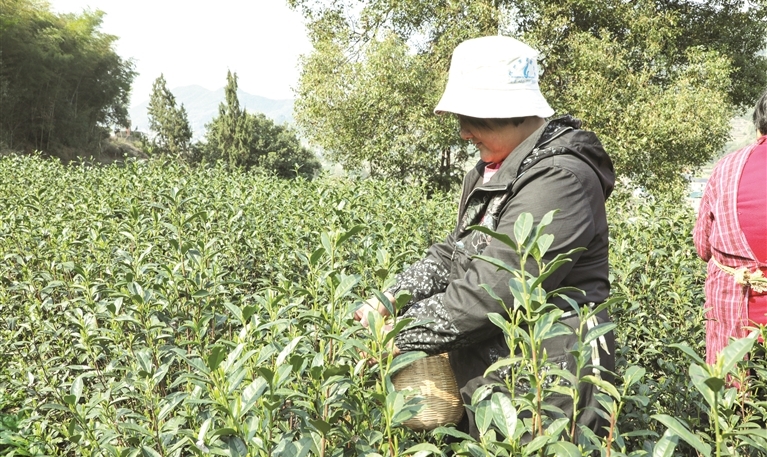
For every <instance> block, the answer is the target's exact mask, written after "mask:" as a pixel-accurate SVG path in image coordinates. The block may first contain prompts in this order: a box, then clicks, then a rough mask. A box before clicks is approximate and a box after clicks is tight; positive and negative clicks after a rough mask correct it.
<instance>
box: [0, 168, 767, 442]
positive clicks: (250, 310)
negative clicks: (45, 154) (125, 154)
mask: <svg viewBox="0 0 767 457" xmlns="http://www.w3.org/2000/svg"><path fill="white" fill-rule="evenodd" d="M427 197H428V198H427ZM617 197H618V198H615V199H614V200H613V201H612V202H611V203H610V207H609V212H610V214H611V236H612V243H611V244H612V251H611V263H612V270H611V275H612V285H613V295H614V297H615V298H616V300H613V301H610V302H609V304H608V305H606V306H608V311H609V313H610V314H611V316H612V318H613V320H614V321H615V323H616V324H617V326H616V328H615V332H616V337H617V345H618V356H619V360H618V367H617V373H616V375H617V376H616V383H615V386H610V385H608V384H600V387H601V388H602V389H603V390H604V397H602V398H601V400H602V404H603V406H604V407H605V409H606V411H607V419H608V422H609V424H610V430H609V432H610V434H608V435H607V437H606V438H604V439H603V440H601V441H598V440H596V439H595V438H594V437H593V436H591V435H589V434H588V433H582V435H583V437H584V438H583V439H582V438H580V437H578V438H574V437H575V436H576V433H575V432H574V431H573V423H571V422H563V421H561V420H560V421H557V420H556V419H552V418H550V417H548V416H547V415H546V413H545V410H544V409H543V408H542V407H541V405H542V404H543V403H542V401H543V400H545V398H546V395H549V394H551V393H552V392H558V393H567V392H568V390H567V389H568V388H567V387H566V386H559V387H557V386H556V385H553V386H545V385H544V383H542V382H541V378H540V373H541V371H540V370H542V369H545V367H546V366H545V364H546V360H545V359H543V358H540V357H538V355H540V352H539V346H536V344H537V343H536V341H538V340H536V339H535V338H532V339H530V341H531V342H532V344H531V345H530V346H529V349H524V350H525V351H528V352H525V354H526V355H527V357H526V358H525V359H524V360H525V361H526V362H525V363H528V362H529V363H531V364H532V365H525V364H524V363H521V364H520V366H519V368H518V369H519V370H526V371H527V372H529V373H530V374H532V376H531V377H530V379H531V380H532V381H533V382H532V384H531V385H532V386H533V387H534V388H533V389H532V390H531V392H533V396H532V397H529V396H528V397H522V398H518V399H515V400H514V401H513V402H507V401H506V400H504V399H502V398H501V397H497V396H489V397H483V396H481V395H479V396H478V397H477V398H476V399H475V400H476V401H475V402H474V405H473V406H471V405H470V406H471V407H473V408H475V413H476V411H481V412H480V413H479V416H481V417H482V420H481V425H482V428H483V430H485V432H486V433H485V434H484V435H483V436H484V438H483V439H484V441H479V442H475V441H473V440H470V439H468V438H466V437H465V436H464V435H462V434H461V433H460V432H458V431H457V430H455V429H453V428H446V429H442V430H441V431H440V432H438V433H436V434H434V433H416V432H413V431H410V430H408V429H407V428H404V427H403V426H402V425H401V424H402V423H403V422H404V421H405V420H407V418H409V417H411V416H412V414H414V413H415V411H416V410H417V409H418V408H419V406H418V404H417V402H415V401H411V400H409V399H408V397H406V396H404V395H403V393H401V392H396V391H395V390H394V389H393V387H392V385H391V375H392V374H394V373H395V372H396V371H397V370H398V369H401V368H402V367H403V366H405V365H406V364H407V363H409V362H410V361H412V360H413V359H414V358H416V357H420V356H421V355H419V354H413V355H408V356H404V357H397V358H391V357H390V356H389V354H388V352H387V350H386V348H387V344H388V342H389V341H390V340H391V338H392V337H393V335H394V334H395V333H396V331H399V330H401V329H402V328H404V327H405V326H407V325H411V324H412V323H409V322H406V321H399V322H397V323H395V324H394V325H395V330H394V332H385V331H383V323H380V322H374V326H373V327H374V329H375V330H376V331H375V332H373V333H370V332H368V331H366V330H363V329H362V328H361V327H360V326H359V325H357V324H355V323H354V321H353V320H352V319H351V313H352V310H353V309H355V307H356V306H358V303H359V301H360V300H361V298H363V297H368V296H369V295H370V294H371V293H374V291H375V290H382V289H384V288H385V287H386V285H387V284H388V283H389V282H390V281H391V280H392V277H393V275H394V274H395V273H397V272H399V271H401V270H402V269H404V268H405V267H406V266H407V265H408V264H410V263H412V262H414V261H415V260H416V259H418V258H419V257H420V256H421V255H422V253H423V251H424V250H425V249H426V248H427V247H428V246H429V245H430V244H431V243H432V242H435V241H438V240H441V239H443V238H444V236H445V235H446V234H447V233H449V231H450V229H451V226H452V225H453V224H454V218H455V215H454V211H455V207H456V196H455V195H452V194H433V195H428V193H427V191H426V190H425V189H423V188H419V187H403V186H401V185H393V184H392V183H388V182H383V181H371V180H367V181H354V180H339V179H333V178H330V177H322V178H319V179H315V180H313V181H311V182H308V181H304V180H301V179H297V180H294V181H282V180H276V179H274V178H273V177H270V176H267V175H263V174H258V173H254V174H241V173H234V172H228V171H226V170H223V169H220V168H215V167H213V168H190V167H187V166H185V165H182V164H178V163H173V162H162V161H156V160H152V161H143V162H142V161H127V162H125V163H123V164H119V165H113V166H109V167H89V166H87V165H84V164H83V165H78V166H66V167H65V166H62V165H61V164H59V163H58V162H55V161H48V160H44V159H41V158H39V157H27V158H22V157H13V156H9V157H3V158H0V205H2V207H3V217H2V218H0V454H2V455H88V456H90V455H94V456H101V455H114V456H118V455H119V456H121V457H127V456H137V455H142V456H157V455H160V456H181V455H184V456H186V455H207V454H214V455H229V456H245V455H250V456H266V455H275V456H282V455H284V456H292V455H322V456H341V455H369V456H373V455H388V456H400V455H403V456H404V455H428V454H429V453H431V454H434V455H439V454H442V453H444V452H446V451H447V449H446V448H447V447H448V445H447V444H446V443H445V441H446V440H447V438H446V437H447V436H448V435H449V436H452V437H453V438H452V439H458V440H459V442H458V443H453V444H452V445H454V447H456V451H455V452H458V453H468V454H471V453H477V452H485V450H487V451H488V452H490V451H491V450H492V452H496V451H497V452H498V453H503V452H512V451H514V452H516V451H520V452H525V453H528V454H544V453H555V454H556V453H560V454H562V455H575V454H574V453H575V452H576V451H575V450H574V449H573V447H572V446H576V447H577V449H578V451H577V452H581V453H588V452H590V450H591V449H596V448H598V447H600V446H601V448H600V449H599V452H601V453H603V454H604V455H622V454H625V455H651V454H653V452H654V451H655V452H661V450H662V449H665V450H666V451H664V452H667V453H666V454H665V455H670V454H668V452H676V453H687V455H696V453H697V452H701V451H700V449H698V447H699V446H698V443H697V442H696V441H694V440H689V441H688V440H687V439H686V438H689V436H687V435H685V434H684V433H681V432H684V430H683V428H684V429H685V430H687V431H689V433H690V434H692V435H693V436H694V437H696V438H697V439H698V440H699V441H700V442H701V443H704V444H707V445H709V447H710V449H711V452H712V455H713V453H714V452H717V448H716V443H717V442H719V441H718V440H719V438H718V437H722V441H721V442H722V443H723V444H722V446H721V447H720V449H719V450H718V451H720V452H721V453H722V455H726V453H727V452H731V451H730V450H732V452H736V451H737V452H745V451H744V450H748V452H761V451H760V449H761V447H759V446H761V444H760V443H762V442H761V441H760V440H761V439H762V438H763V437H762V435H760V433H759V432H758V431H752V430H751V429H753V426H752V425H749V424H758V423H760V422H759V421H760V420H761V421H763V420H764V411H765V408H764V405H763V404H762V403H760V401H759V400H758V398H759V397H758V396H757V395H756V393H758V392H759V389H764V387H765V386H764V382H763V381H762V379H767V378H765V376H764V373H765V371H767V370H765V367H764V363H763V362H760V361H758V360H756V359H752V360H749V361H746V362H740V363H736V365H735V368H734V370H735V371H734V373H735V374H733V375H731V376H741V377H743V376H744V375H741V374H738V373H739V371H738V370H740V371H743V372H746V370H750V371H748V372H749V373H758V374H761V378H759V377H754V376H752V377H750V378H747V379H748V383H745V382H742V383H741V386H743V389H745V390H741V391H738V393H737V394H732V393H729V392H730V391H729V390H728V389H729V387H722V390H721V391H717V392H718V393H717V395H720V397H716V398H721V400H720V399H717V402H716V408H714V407H713V406H712V405H711V404H710V403H709V402H708V401H707V399H710V398H713V397H711V396H710V394H708V393H703V392H702V391H701V390H700V389H699V388H698V387H699V386H701V384H700V382H699V379H701V376H703V375H701V376H698V375H697V374H696V376H698V377H695V376H693V377H692V378H691V377H690V374H689V367H690V364H691V363H696V364H698V365H699V367H700V368H701V369H705V368H706V367H703V365H701V364H699V363H698V362H697V361H695V360H692V359H690V358H689V357H691V356H690V353H692V354H700V353H702V345H703V340H704V338H703V319H702V307H703V295H702V294H703V292H702V290H703V279H704V275H705V270H704V265H703V263H702V262H700V261H699V260H697V259H696V258H695V255H694V250H693V249H692V243H691V237H690V231H691V227H692V225H691V224H692V215H691V212H690V211H687V210H685V209H684V208H683V207H680V206H679V205H675V204H673V203H671V202H663V201H660V200H656V201H654V202H651V201H641V200H640V201H637V200H633V199H629V198H621V196H620V195H618V196H617ZM522 225H523V226H525V227H526V226H527V225H525V224H524V223H522ZM536 230H537V228H536V229H531V231H529V232H527V231H526V230H522V231H520V234H525V236H524V237H520V238H519V240H527V241H525V242H524V243H521V244H519V246H518V247H519V248H520V249H522V248H524V251H523V252H522V255H531V256H533V258H536V256H538V255H539V253H540V252H541V251H545V249H542V245H539V244H538V241H540V240H541V238H540V237H538V238H537V240H538V241H535V242H532V241H530V240H534V239H536V236H538V235H537V234H538V232H536ZM519 240H515V241H514V242H515V243H516V242H518V241H519ZM535 246H538V247H537V249H538V251H537V252H536V251H535V249H536V248H535ZM525 252H526V253H527V254H525ZM515 274H518V275H520V276H518V278H519V282H518V284H519V285H520V286H521V287H522V289H521V290H522V291H523V293H522V295H520V297H521V298H522V300H520V303H523V304H524V303H527V305H517V304H516V303H514V304H509V306H510V310H511V311H513V310H515V309H516V310H517V311H515V312H516V313H517V314H515V315H517V316H520V317H519V319H518V320H517V321H515V322H506V321H505V320H503V319H499V317H497V316H496V317H493V319H494V320H495V321H496V322H497V323H499V324H503V325H504V326H512V327H504V328H506V329H507V330H509V333H508V335H509V342H510V344H511V345H514V344H517V346H516V347H517V348H520V350H522V349H523V348H521V347H520V346H519V342H520V341H521V340H520V338H522V335H523V334H524V332H530V331H536V332H538V333H537V334H536V335H537V336H540V335H543V334H547V332H558V331H560V330H561V326H559V325H557V324H556V319H553V318H555V317H556V312H555V313H553V314H552V313H551V312H548V311H549V310H548V308H547V307H546V306H545V303H546V301H547V300H546V294H545V293H544V292H543V291H540V290H538V289H537V287H538V284H536V285H535V286H534V287H533V285H534V284H535V279H534V278H532V277H529V276H526V273H524V272H521V273H515ZM525 278H526V279H525ZM525 284H527V285H525ZM525 287H527V289H524V288H525ZM525 290H526V291H527V292H524V291H525ZM551 293H555V292H554V291H552V292H551ZM400 298H401V299H405V297H404V296H403V297H400ZM525 300H527V301H525ZM515 306H516V307H517V308H515ZM554 311H556V310H554ZM580 312H582V313H586V314H587V313H590V312H591V311H590V310H587V309H582V310H580ZM512 314H513V313H512ZM522 316H524V319H522ZM523 324H525V325H523ZM514 328H515V329H516V330H513V329H514ZM536 329H537V330H536ZM606 329H607V327H602V328H600V329H599V330H594V329H591V330H588V329H584V328H578V329H573V330H574V331H575V332H576V333H577V334H578V340H579V341H580V343H579V344H578V345H576V346H575V347H573V354H574V355H575V356H576V358H577V359H578V360H580V361H581V362H579V363H582V364H583V367H584V368H585V367H587V364H588V362H587V360H588V358H587V357H586V355H587V353H588V348H586V347H585V346H583V345H585V344H586V343H588V341H589V339H590V338H593V337H594V336H595V335H596V334H597V333H598V332H599V331H606ZM536 335H533V336H536ZM528 336H529V334H528ZM525 341H526V340H525ZM682 345H684V346H685V347H688V348H689V349H688V350H680V349H679V348H681V347H682ZM755 346H761V343H757V344H755ZM363 353H364V354H370V356H372V357H375V358H376V359H377V360H379V361H380V362H381V363H379V364H378V365H375V366H369V365H368V361H367V360H368V357H367V356H364V355H363ZM738 353H739V352H738ZM534 354H535V355H536V358H535V361H534V362H533V359H532V356H533V355H534ZM579 354H580V355H579ZM581 356H583V357H581ZM735 358H737V357H735ZM515 369H516V368H515ZM530 370H532V371H530ZM696 370H697V369H696ZM585 371H586V374H585V375H584V376H581V378H579V379H570V381H575V382H590V381H593V380H590V378H587V377H586V376H588V370H585ZM518 373H521V371H519V372H518ZM536 373H538V374H536ZM695 373H699V370H698V371H695ZM560 375H561V376H562V377H566V375H565V374H564V373H560ZM723 375H724V372H716V373H714V374H706V375H705V376H707V377H706V379H709V378H716V377H719V378H721V377H722V376H723ZM515 376H520V374H517V375H515ZM743 379H744V380H745V379H746V378H744V377H743ZM712 382H713V381H712ZM709 387H712V386H709ZM713 387H716V384H713ZM713 387H712V388H713ZM569 392H570V393H571V394H572V395H573V396H574V395H576V393H575V392H574V391H572V390H570V391H569ZM743 392H746V393H743ZM762 392H763V390H762ZM750 393H753V394H750ZM706 395H708V397H707V396H706ZM733 395H734V397H733ZM731 398H736V399H737V401H730V399H731ZM512 410H514V411H515V413H511V411H512ZM523 413H525V414H527V413H529V414H530V417H531V419H530V420H527V419H521V418H522V417H523V415H524V414H523ZM513 414H517V416H516V417H517V420H516V425H513V426H512V424H514V419H513V417H514V416H513ZM714 414H716V420H714ZM533 417H534V419H533ZM667 417H673V418H675V420H676V421H677V422H678V423H679V424H680V426H681V427H683V428H680V427H677V426H676V424H675V423H673V422H671V421H669V420H668V419H667ZM668 424H672V427H669V426H668ZM717 424H719V428H718V431H717ZM668 429H671V432H669V431H668ZM754 430H756V429H754ZM583 432H586V431H583ZM678 432H679V433H678ZM525 433H529V434H531V436H532V435H535V436H534V437H533V438H532V440H531V441H530V443H524V444H523V443H518V444H514V442H513V440H514V439H516V438H519V437H521V436H522V435H523V434H525ZM675 433H676V434H675ZM502 437H504V438H507V437H511V438H510V440H506V439H502ZM536 440H537V441H536ZM533 442H535V443H536V446H537V445H540V446H541V447H539V448H535V446H532V445H531V444H532V443H533ZM597 443H599V444H597ZM664 443H665V444H664ZM571 445H572V446H571ZM672 445H673V446H672ZM483 446H484V449H485V450H482V449H483ZM515 446H516V447H515ZM664 446H665V447H664ZM478 449H479V450H478ZM702 449H703V450H705V449H706V448H705V447H703V448H702ZM669 450H670V451H669ZM568 453H569V454H568ZM471 455H479V454H471ZM481 455H484V454H481ZM659 455H664V454H659Z"/></svg>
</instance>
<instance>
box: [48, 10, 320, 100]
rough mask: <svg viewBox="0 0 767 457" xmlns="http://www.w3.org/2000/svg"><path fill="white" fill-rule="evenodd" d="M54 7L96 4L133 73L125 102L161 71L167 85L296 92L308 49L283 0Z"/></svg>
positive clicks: (281, 95)
mask: <svg viewBox="0 0 767 457" xmlns="http://www.w3.org/2000/svg"><path fill="white" fill-rule="evenodd" d="M49 3H50V5H51V9H52V10H53V11H54V12H56V13H78V14H79V13H82V12H83V10H86V9H91V10H101V11H103V12H104V13H106V15H105V16H104V19H103V22H102V26H101V31H102V32H104V33H108V34H111V35H115V36H117V37H118V38H119V39H118V40H117V42H116V44H115V51H116V52H117V54H118V55H120V56H121V57H122V58H125V59H128V58H131V59H133V61H134V63H135V70H136V71H137V72H138V73H139V74H138V75H137V76H136V78H135V79H134V81H133V88H132V90H131V103H130V105H131V106H133V105H137V104H139V103H141V102H143V101H145V100H147V99H148V98H149V95H150V93H151V91H152V83H153V82H154V80H155V79H157V77H158V76H160V74H161V73H162V74H163V75H164V76H165V81H166V84H167V87H168V88H169V89H171V90H172V89H174V88H176V87H182V86H190V85H199V86H202V87H204V88H206V89H210V90H215V89H218V88H221V87H224V86H225V85H226V72H227V70H231V71H232V72H236V73H237V82H238V85H239V88H240V89H241V90H244V91H245V92H247V93H250V94H254V95H260V96H262V97H267V98H271V99H278V100H279V99H290V98H294V94H293V88H294V87H296V85H297V82H298V75H299V68H298V63H299V62H298V59H299V56H300V55H302V54H308V53H309V52H310V51H311V44H310V43H309V39H308V38H307V36H306V29H305V27H304V20H303V18H302V17H301V15H300V14H299V13H298V12H295V11H292V10H291V9H290V8H288V6H287V5H286V1H285V0H215V1H201V0H123V1H117V0H49Z"/></svg>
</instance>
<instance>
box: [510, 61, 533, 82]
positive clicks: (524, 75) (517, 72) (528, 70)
mask: <svg viewBox="0 0 767 457" xmlns="http://www.w3.org/2000/svg"><path fill="white" fill-rule="evenodd" d="M530 81H538V65H536V63H535V61H534V60H533V59H531V58H530V57H524V58H521V59H517V60H515V61H514V62H512V63H511V68H509V82H510V83H518V82H530Z"/></svg>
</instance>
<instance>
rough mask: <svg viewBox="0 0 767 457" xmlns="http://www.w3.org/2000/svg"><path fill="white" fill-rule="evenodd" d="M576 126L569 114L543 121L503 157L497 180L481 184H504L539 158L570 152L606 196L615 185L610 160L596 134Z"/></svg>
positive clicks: (479, 169) (578, 123) (480, 169)
mask: <svg viewBox="0 0 767 457" xmlns="http://www.w3.org/2000/svg"><path fill="white" fill-rule="evenodd" d="M580 127H581V121H580V120H579V119H576V118H574V117H572V116H570V115H565V116H561V117H558V118H555V119H552V120H550V121H548V122H546V123H545V124H544V125H543V126H541V127H540V128H539V129H538V130H536V131H535V132H534V133H533V134H532V135H530V136H529V137H527V139H525V140H524V141H523V142H522V143H521V144H520V145H519V146H517V148H516V149H514V151H512V152H511V154H509V156H508V157H507V158H506V160H504V162H503V164H502V165H501V168H500V170H498V173H497V179H494V181H495V184H494V185H493V184H491V183H488V184H487V185H484V186H482V187H483V188H488V190H491V189H490V188H494V187H508V186H510V185H511V184H512V183H513V182H514V181H515V179H516V178H517V177H519V176H522V175H523V174H524V173H525V171H527V169H529V168H530V167H532V166H533V165H535V164H536V163H538V162H539V161H541V160H543V159H545V158H547V157H550V156H553V155H560V154H570V155H574V156H576V157H578V158H579V159H581V160H582V161H583V162H585V163H587V164H588V165H589V166H590V167H591V169H592V170H594V173H595V174H596V175H597V177H598V179H599V182H600V183H601V186H602V193H603V194H604V197H605V199H607V197H609V196H610V193H612V190H613V187H614V186H615V170H614V168H613V162H612V160H611V159H610V156H609V155H607V152H605V150H604V147H602V143H601V142H600V141H599V138H597V136H596V134H594V132H590V131H588V130H581V128H580ZM485 165H487V164H486V163H485V162H482V161H480V162H479V163H478V164H477V167H476V168H475V170H476V171H477V172H478V173H479V174H480V175H481V174H482V173H483V171H484V166H485ZM494 178H496V176H494Z"/></svg>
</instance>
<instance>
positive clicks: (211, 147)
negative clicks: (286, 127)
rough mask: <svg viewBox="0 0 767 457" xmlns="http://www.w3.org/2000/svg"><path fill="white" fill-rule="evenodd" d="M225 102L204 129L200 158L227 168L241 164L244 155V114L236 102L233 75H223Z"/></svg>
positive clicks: (230, 73)
mask: <svg viewBox="0 0 767 457" xmlns="http://www.w3.org/2000/svg"><path fill="white" fill-rule="evenodd" d="M224 96H225V100H224V101H223V102H221V103H220V104H219V105H218V116H217V117H215V118H214V119H213V120H212V121H210V123H209V124H206V125H205V129H206V133H205V140H206V144H205V146H204V148H203V149H204V156H205V157H206V159H208V160H211V161H216V160H223V161H224V162H225V163H226V164H227V165H228V166H230V167H237V166H240V165H242V164H243V161H244V160H245V157H246V156H247V153H248V148H247V143H248V138H247V136H248V135H247V132H246V128H247V127H246V118H245V111H244V110H242V109H241V108H240V100H239V99H238V98H237V74H236V73H235V74H232V72H231V71H228V72H227V73H226V87H224Z"/></svg>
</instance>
